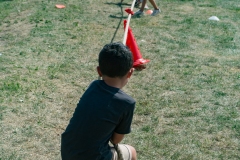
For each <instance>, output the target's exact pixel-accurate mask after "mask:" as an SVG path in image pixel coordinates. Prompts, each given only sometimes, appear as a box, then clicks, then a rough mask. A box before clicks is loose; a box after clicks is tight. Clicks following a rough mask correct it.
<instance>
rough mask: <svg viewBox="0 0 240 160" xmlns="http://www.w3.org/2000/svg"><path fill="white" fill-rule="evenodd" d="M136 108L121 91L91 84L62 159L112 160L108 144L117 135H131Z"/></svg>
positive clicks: (65, 139) (98, 82)
mask: <svg viewBox="0 0 240 160" xmlns="http://www.w3.org/2000/svg"><path fill="white" fill-rule="evenodd" d="M134 108H135V100H134V99H133V98H131V97H130V96H128V95H127V94H126V93H124V92H123V91H122V90H120V89H119V88H114V87H111V86H108V85H107V84H106V83H105V82H104V81H103V80H96V81H94V82H93V83H91V85H90V86H89V87H88V89H87V90H86V92H85V93H84V94H83V95H82V97H81V99H80V101H79V103H78V105H77V107H76V109H75V112H74V114H73V117H72V118H71V120H70V123H69V125H68V126H67V128H66V130H65V132H64V133H63V134H62V140H61V155H62V159H63V160H111V159H112V153H111V150H110V147H109V145H108V142H109V140H110V138H111V136H112V134H113V133H114V132H116V133H118V134H128V133H130V131H131V123H132V117H133V112H134Z"/></svg>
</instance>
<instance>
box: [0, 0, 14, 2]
mask: <svg viewBox="0 0 240 160" xmlns="http://www.w3.org/2000/svg"><path fill="white" fill-rule="evenodd" d="M6 1H13V0H0V2H6Z"/></svg>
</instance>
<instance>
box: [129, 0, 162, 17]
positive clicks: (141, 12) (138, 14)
mask: <svg viewBox="0 0 240 160" xmlns="http://www.w3.org/2000/svg"><path fill="white" fill-rule="evenodd" d="M137 1H138V2H139V1H140V2H141V1H142V6H141V8H140V10H138V11H137V12H135V13H134V14H133V15H134V16H142V15H144V12H143V11H144V7H145V5H146V3H147V0H137ZM149 2H150V3H151V4H152V6H153V7H154V10H153V12H152V14H151V15H152V16H156V15H157V14H158V13H160V12H161V10H160V9H159V8H158V6H157V5H156V3H155V1H154V0H149ZM135 4H136V3H135Z"/></svg>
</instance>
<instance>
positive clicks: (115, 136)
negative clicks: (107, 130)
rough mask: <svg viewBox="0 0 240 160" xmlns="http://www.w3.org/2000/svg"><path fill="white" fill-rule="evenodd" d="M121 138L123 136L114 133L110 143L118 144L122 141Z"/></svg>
mask: <svg viewBox="0 0 240 160" xmlns="http://www.w3.org/2000/svg"><path fill="white" fill-rule="evenodd" d="M123 138H124V134H118V133H116V132H114V133H113V135H112V138H111V142H112V143H113V144H118V143H120V142H121V141H122V140H123Z"/></svg>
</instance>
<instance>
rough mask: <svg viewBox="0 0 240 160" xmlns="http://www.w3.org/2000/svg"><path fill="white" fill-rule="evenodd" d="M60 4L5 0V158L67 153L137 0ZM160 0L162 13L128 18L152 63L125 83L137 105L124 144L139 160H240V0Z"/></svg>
mask: <svg viewBox="0 0 240 160" xmlns="http://www.w3.org/2000/svg"><path fill="white" fill-rule="evenodd" d="M56 3H57V2H53V1H37V0H33V1H29V0H17V1H8V0H0V12H1V14H0V53H1V54H0V135H1V136H0V159H4V160H5V159H9V160H10V159H14V160H15V159H24V160H27V159H39V160H46V159H51V160H52V159H60V135H61V133H62V132H63V131H64V129H65V127H66V125H67V124H68V122H69V120H70V118H71V116H72V114H73V112H74V109H75V107H76V104H77V102H78V100H79V98H80V97H81V95H82V93H83V92H84V91H85V90H86V88H87V86H88V85H89V83H91V81H92V80H94V79H97V73H96V71H95V70H96V66H97V57H98V53H99V51H100V49H101V48H102V47H103V45H105V44H106V43H110V42H111V41H114V42H115V41H122V39H123V24H122V20H123V19H126V17H127V14H126V13H124V9H125V8H126V7H130V6H131V2H130V1H124V4H123V5H120V4H119V2H118V1H110V0H106V1H93V0H90V1H76V0H68V1H65V2H64V3H63V4H65V5H66V8H65V9H56V8H55V4H56ZM157 3H158V5H159V7H160V8H161V10H162V13H161V14H160V15H158V16H156V17H150V16H145V17H142V18H134V17H133V18H132V19H131V23H130V26H131V28H132V30H133V33H134V36H135V38H136V40H137V43H138V45H139V48H140V51H141V53H142V56H143V58H145V59H150V60H151V61H150V63H149V64H148V65H147V69H145V70H143V71H141V72H135V73H134V75H133V77H132V79H131V80H130V82H129V84H128V85H127V86H126V87H125V88H124V91H126V92H127V93H128V94H130V95H131V96H132V97H133V98H134V99H136V101H137V105H136V110H135V115H134V119H133V125H132V133H131V134H129V135H127V136H126V139H125V140H124V142H123V143H129V144H131V145H133V146H134V147H135V148H136V149H137V152H138V158H139V159H140V160H154V159H155V160H159V159H239V158H240V154H239V153H240V152H239V148H240V140H239V138H240V134H239V133H240V119H239V112H240V111H239V108H240V100H239V97H240V92H239V90H240V32H239V26H240V21H239V20H240V19H239V17H240V12H239V10H240V9H239V8H240V7H239V4H238V1H237V0H235V1H224V0H216V1H211V0H207V1H200V0H199V1H192V0H181V1H175V0H164V1H159V2H157ZM148 6H149V7H150V8H151V5H150V4H148ZM134 10H137V9H136V8H135V9H134ZM213 15H214V16H218V18H219V19H220V21H218V22H216V21H209V20H208V18H209V17H210V16H213Z"/></svg>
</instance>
